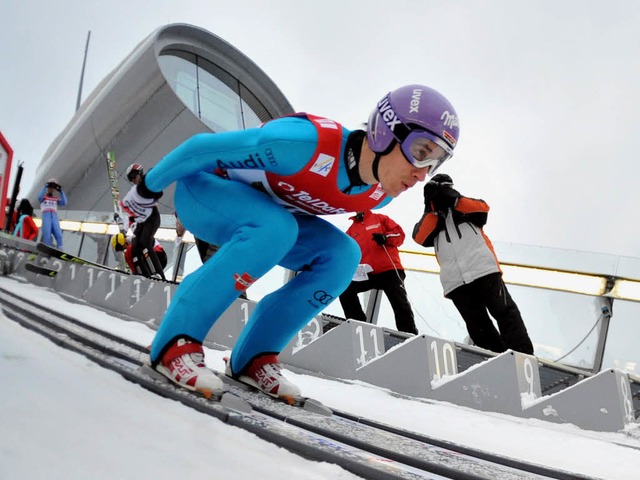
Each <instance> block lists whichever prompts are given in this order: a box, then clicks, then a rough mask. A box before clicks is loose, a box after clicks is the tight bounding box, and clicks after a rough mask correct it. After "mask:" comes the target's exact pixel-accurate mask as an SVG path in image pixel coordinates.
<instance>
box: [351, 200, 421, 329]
mask: <svg viewBox="0 0 640 480" xmlns="http://www.w3.org/2000/svg"><path fill="white" fill-rule="evenodd" d="M350 220H351V221H352V222H353V223H352V224H351V226H350V227H349V228H348V229H347V235H349V236H350V237H351V238H353V239H354V240H355V241H356V242H358V246H359V247H360V251H361V252H362V258H361V259H360V265H359V266H358V270H357V271H356V276H354V278H353V280H352V281H351V283H350V284H349V286H348V287H347V289H346V290H345V291H344V292H343V293H342V295H340V297H339V299H340V304H341V305H342V310H344V314H345V317H346V318H353V319H354V320H360V321H362V322H366V321H367V316H366V315H365V313H364V311H363V310H362V305H360V300H359V299H358V293H361V292H367V291H369V290H374V289H375V290H382V291H383V292H384V293H385V295H386V296H387V298H388V299H389V303H390V304H391V308H392V309H393V313H394V315H395V320H396V328H397V329H398V330H399V331H401V332H407V333H413V334H417V333H418V330H417V329H416V325H415V322H414V319H413V311H412V310H411V304H410V303H409V299H408V298H407V292H406V290H405V288H404V279H405V277H406V274H405V272H404V268H403V266H402V263H400V254H399V253H398V247H399V246H400V245H402V242H404V238H405V233H404V230H402V227H401V226H400V225H398V224H397V223H396V222H394V221H393V220H392V219H390V218H389V217H387V216H386V215H382V214H380V213H373V212H372V211H371V210H366V211H364V212H358V213H357V214H356V215H355V216H353V217H351V218H350Z"/></svg>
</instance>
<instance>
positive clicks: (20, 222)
mask: <svg viewBox="0 0 640 480" xmlns="http://www.w3.org/2000/svg"><path fill="white" fill-rule="evenodd" d="M14 213H15V214H16V217H17V222H16V225H15V229H14V230H13V234H14V235H15V236H17V237H21V238H26V239H27V240H32V241H35V239H36V238H37V237H38V226H37V225H36V223H35V222H34V221H33V207H32V206H31V202H29V200H27V199H26V198H23V199H22V200H21V201H20V204H19V205H18V208H17V209H16V210H15V212H14Z"/></svg>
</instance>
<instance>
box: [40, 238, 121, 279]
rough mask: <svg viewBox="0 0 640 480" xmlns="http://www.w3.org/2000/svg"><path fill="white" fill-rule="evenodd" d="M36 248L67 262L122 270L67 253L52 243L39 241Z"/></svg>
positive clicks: (115, 270) (116, 270)
mask: <svg viewBox="0 0 640 480" xmlns="http://www.w3.org/2000/svg"><path fill="white" fill-rule="evenodd" d="M36 250H38V252H40V253H42V254H44V255H47V256H49V257H54V258H59V259H60V260H65V261H67V262H71V263H77V264H79V265H87V266H89V267H96V268H102V269H104V270H111V271H114V272H120V273H123V272H121V271H120V270H118V269H115V268H111V267H108V266H106V265H101V264H100V263H96V262H91V261H89V260H85V259H84V258H80V257H78V256H76V255H71V254H70V253H66V252H63V251H62V250H58V249H57V248H55V247H52V246H50V245H45V244H44V243H42V242H38V243H37V244H36Z"/></svg>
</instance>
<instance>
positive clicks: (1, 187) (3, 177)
mask: <svg viewBox="0 0 640 480" xmlns="http://www.w3.org/2000/svg"><path fill="white" fill-rule="evenodd" d="M12 158H13V150H12V149H11V146H10V145H9V142H7V140H6V139H5V138H4V136H3V135H2V132H0V194H1V195H2V196H1V197H0V207H2V208H0V230H2V229H3V228H4V225H5V221H6V211H5V209H6V208H7V206H8V205H9V198H7V195H8V194H9V177H10V176H11V159H12Z"/></svg>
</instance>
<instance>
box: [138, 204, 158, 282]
mask: <svg viewBox="0 0 640 480" xmlns="http://www.w3.org/2000/svg"><path fill="white" fill-rule="evenodd" d="M159 227H160V212H158V209H157V208H154V209H153V213H152V214H151V215H150V216H149V218H147V220H145V221H144V222H142V223H136V229H135V231H134V232H133V234H134V235H135V236H134V237H133V240H132V241H131V257H132V258H133V264H134V265H135V266H136V269H137V270H138V272H137V273H139V274H140V275H143V276H145V277H150V276H151V275H153V274H154V273H157V274H159V275H160V277H161V278H162V279H163V280H164V279H165V276H164V271H163V269H162V265H161V264H160V260H159V259H158V255H157V254H156V252H155V251H154V250H153V247H154V244H155V242H156V240H155V235H156V232H157V231H158V228H159Z"/></svg>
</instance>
